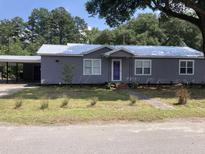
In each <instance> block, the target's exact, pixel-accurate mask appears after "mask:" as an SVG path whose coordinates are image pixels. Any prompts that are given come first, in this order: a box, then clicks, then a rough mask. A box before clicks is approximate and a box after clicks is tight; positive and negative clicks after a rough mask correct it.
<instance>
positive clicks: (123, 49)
mask: <svg viewBox="0 0 205 154" xmlns="http://www.w3.org/2000/svg"><path fill="white" fill-rule="evenodd" d="M121 50H122V51H125V52H127V53H129V54H131V55H133V56H135V54H134V53H133V52H131V51H130V50H128V49H126V48H123V47H121V48H118V49H114V50H112V51H110V52H107V53H105V54H104V55H105V56H110V55H111V54H113V53H116V52H118V51H121Z"/></svg>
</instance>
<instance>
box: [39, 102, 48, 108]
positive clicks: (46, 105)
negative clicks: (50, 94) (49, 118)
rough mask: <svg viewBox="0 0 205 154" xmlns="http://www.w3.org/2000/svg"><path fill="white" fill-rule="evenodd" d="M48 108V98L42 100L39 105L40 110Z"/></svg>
mask: <svg viewBox="0 0 205 154" xmlns="http://www.w3.org/2000/svg"><path fill="white" fill-rule="evenodd" d="M47 108H48V100H44V101H43V102H42V103H41V106H40V109H41V110H45V109H47Z"/></svg>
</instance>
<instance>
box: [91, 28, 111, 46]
mask: <svg viewBox="0 0 205 154" xmlns="http://www.w3.org/2000/svg"><path fill="white" fill-rule="evenodd" d="M94 43H95V44H113V43H114V36H113V33H112V31H110V30H107V29H106V30H103V31H102V32H101V33H100V34H99V35H98V36H97V37H96V39H95V42H94Z"/></svg>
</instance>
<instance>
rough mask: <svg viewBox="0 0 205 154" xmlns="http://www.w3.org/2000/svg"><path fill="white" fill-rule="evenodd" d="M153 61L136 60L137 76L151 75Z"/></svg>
mask: <svg viewBox="0 0 205 154" xmlns="http://www.w3.org/2000/svg"><path fill="white" fill-rule="evenodd" d="M151 65H152V62H151V60H135V75H151Z"/></svg>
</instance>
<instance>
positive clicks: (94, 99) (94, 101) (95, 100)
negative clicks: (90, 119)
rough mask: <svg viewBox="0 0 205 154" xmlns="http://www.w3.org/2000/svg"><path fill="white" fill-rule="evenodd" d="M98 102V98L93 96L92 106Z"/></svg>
mask: <svg viewBox="0 0 205 154" xmlns="http://www.w3.org/2000/svg"><path fill="white" fill-rule="evenodd" d="M97 102H98V98H97V97H92V98H91V102H90V106H95V105H96V104H97Z"/></svg>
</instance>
